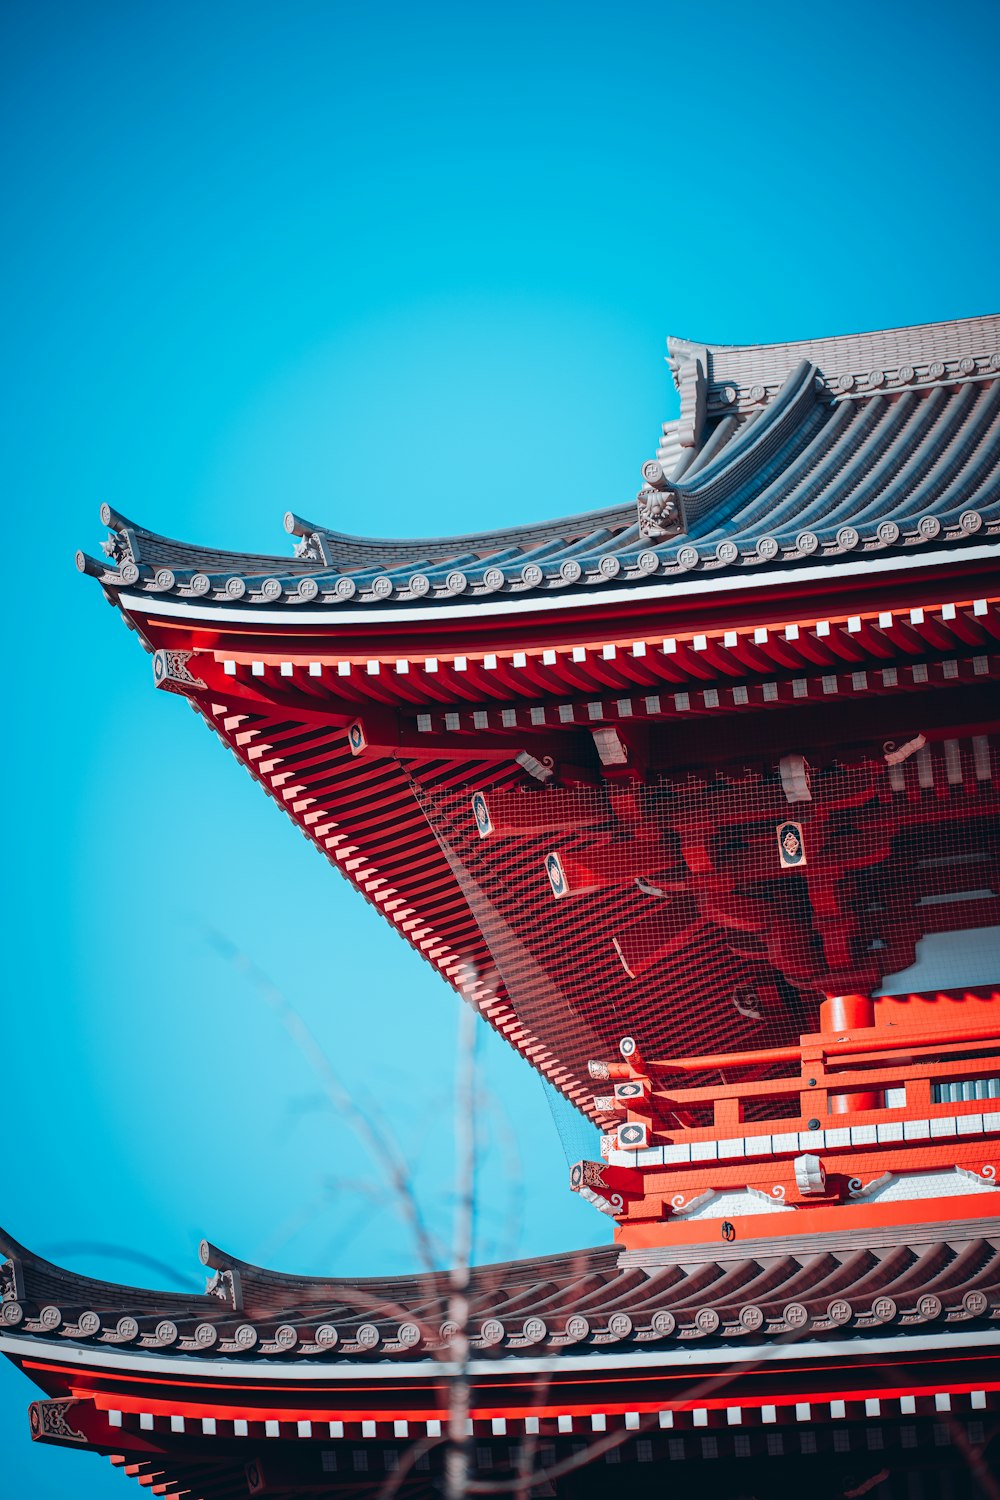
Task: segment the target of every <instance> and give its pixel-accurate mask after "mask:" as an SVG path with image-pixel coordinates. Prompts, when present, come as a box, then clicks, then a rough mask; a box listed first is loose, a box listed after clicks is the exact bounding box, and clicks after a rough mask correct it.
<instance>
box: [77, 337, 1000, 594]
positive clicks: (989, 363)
mask: <svg viewBox="0 0 1000 1500" xmlns="http://www.w3.org/2000/svg"><path fill="white" fill-rule="evenodd" d="M669 348H670V354H671V365H672V368H673V369H674V375H675V380H676V382H677V385H678V389H679V391H680V394H681V416H680V419H679V420H678V421H677V422H674V423H668V424H666V426H665V428H664V437H663V442H662V444H661V446H660V449H659V450H658V456H657V458H656V459H655V460H650V461H649V462H648V463H646V464H644V465H643V479H644V484H643V488H642V490H641V491H640V492H639V495H638V505H637V503H636V501H635V500H631V499H630V500H628V501H627V502H623V503H622V504H620V505H616V506H612V507H609V508H607V509H604V510H600V511H592V512H588V513H585V514H576V515H572V516H568V517H565V518H563V519H560V520H555V521H546V522H543V523H539V524H536V525H532V526H525V527H522V528H507V529H505V530H499V531H493V532H478V533H474V534H470V535H466V536H456V537H446V538H435V539H430V540H424V541H420V540H402V541H400V540H379V539H376V538H370V537H352V536H347V535H344V534H342V533H339V532H334V531H330V530H328V529H326V528H324V527H322V526H318V525H315V524H313V523H312V522H307V521H303V520H301V519H300V518H298V517H296V516H294V515H291V514H288V515H286V517H285V525H286V529H287V530H288V531H290V532H292V533H293V534H295V535H296V536H297V537H298V541H297V543H296V547H295V552H296V556H295V557H294V558H290V559H289V558H279V557H273V556H266V557H264V556H252V555H249V554H243V553H231V552H218V551H212V550H210V549H207V548H200V547H194V546H188V545H186V544H184V543H179V542H175V541H170V540H169V539H167V538H164V537H161V536H158V535H156V534H155V533H153V532H150V531H146V530H144V529H143V528H142V527H139V526H134V525H133V524H132V523H131V522H129V521H128V520H127V519H126V518H125V517H123V516H121V515H119V514H118V513H117V512H114V511H112V510H111V509H110V508H109V507H104V508H103V510H102V518H103V519H104V521H105V522H106V523H107V524H108V525H109V526H110V528H111V535H110V537H109V538H108V541H107V542H106V543H105V552H106V554H107V561H104V562H102V561H100V560H97V559H94V558H88V557H86V556H85V555H84V554H82V553H81V554H78V565H79V566H80V567H81V568H83V569H84V570H85V571H87V572H91V573H93V574H95V575H96V576H98V577H99V578H100V579H101V581H102V582H103V584H104V585H105V587H106V588H107V589H108V590H109V591H111V592H112V593H117V592H119V591H121V590H125V589H127V590H138V591H140V592H144V593H148V594H152V595H157V594H158V595H164V596H169V597H172V598H174V599H178V600H182V601H187V602H189V603H190V604H191V605H192V606H193V607H195V608H197V607H198V606H199V605H202V604H207V603H211V604H213V605H216V606H218V605H222V606H234V607H236V606H239V605H241V604H242V605H247V604H254V605H256V606H264V607H275V608H277V607H282V608H292V609H294V608H295V607H296V606H299V607H301V606H310V605H312V606H316V605H330V606H332V607H336V606H338V605H339V606H343V605H344V604H346V603H348V602H351V601H354V603H355V604H365V603H370V604H373V605H386V604H398V605H400V606H403V607H405V606H406V605H408V604H411V605H414V604H433V603H440V604H442V605H444V606H447V605H448V604H453V603H455V602H457V601H459V600H461V601H462V602H463V603H464V602H475V601H477V600H479V601H484V602H488V601H493V604H494V606H496V605H498V604H500V603H501V601H502V599H503V598H504V596H527V597H528V598H529V599H530V598H532V597H539V596H542V595H545V594H552V593H553V592H558V591H562V590H566V589H575V590H579V589H584V590H591V591H593V593H594V597H595V598H599V597H600V593H601V590H602V589H605V588H606V587H607V585H608V584H614V585H615V586H616V587H619V588H620V587H621V586H623V585H624V586H634V587H636V588H642V586H643V585H647V584H649V583H651V582H652V583H656V582H660V583H664V582H669V581H670V580H671V579H678V578H684V577H687V576H689V575H690V574H691V573H693V572H700V573H702V574H705V575H713V576H722V577H726V576H729V577H731V578H732V579H733V580H734V581H738V580H739V579H740V577H746V576H747V575H749V574H751V573H752V572H753V571H754V570H756V569H759V568H761V567H767V568H769V569H772V570H773V569H775V568H787V569H788V570H789V571H791V570H793V569H803V568H809V567H810V566H814V565H816V564H817V563H823V562H829V561H831V560H833V559H839V560H842V561H843V560H847V559H848V557H849V555H852V554H853V555H854V557H855V558H861V559H863V560H868V561H871V562H872V563H873V564H875V565H879V564H880V563H881V562H882V561H883V560H884V559H885V558H886V557H887V556H892V555H895V556H897V557H899V556H904V557H905V556H906V555H912V556H913V558H914V560H915V561H917V562H919V560H920V558H921V556H927V555H928V554H929V553H932V552H933V553H935V554H937V553H939V552H940V551H941V549H942V548H959V549H960V548H962V547H964V546H967V545H968V544H969V543H970V542H971V543H974V544H975V543H978V544H982V543H983V542H984V541H990V540H992V539H997V540H1000V317H983V318H970V319H965V320H961V321H956V322H951V323H935V324H928V325H926V326H924V327H917V328H904V329H896V330H890V331H885V332H880V333H871V334H856V335H851V336H848V337H844V338H828V339H817V340H811V341H806V342H802V343H794V344H774V345H768V346H756V347H748V348H729V347H725V346H710V345H697V344H691V343H688V342H686V341H684V340H674V339H672V340H670V341H669Z"/></svg>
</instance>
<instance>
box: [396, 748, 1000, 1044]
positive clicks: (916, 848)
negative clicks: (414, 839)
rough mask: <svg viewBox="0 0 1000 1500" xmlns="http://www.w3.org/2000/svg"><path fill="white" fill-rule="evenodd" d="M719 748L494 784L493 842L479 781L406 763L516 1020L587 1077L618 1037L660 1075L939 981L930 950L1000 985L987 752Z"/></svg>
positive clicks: (993, 811)
mask: <svg viewBox="0 0 1000 1500" xmlns="http://www.w3.org/2000/svg"><path fill="white" fill-rule="evenodd" d="M723 732H724V733H728V734H730V735H731V736H732V750H733V752H734V754H733V758H732V759H731V760H728V761H725V762H724V763H721V764H719V765H717V766H716V767H714V768H712V769H708V770H704V771H694V770H683V771H678V772H676V773H670V774H659V775H654V776H651V777H648V778H647V780H646V781H645V782H643V781H640V780H622V781H617V782H615V781H607V780H603V781H602V780H600V779H599V778H595V780H594V782H593V783H592V784H586V783H580V784H575V785H556V786H543V785H539V784H538V783H531V784H528V785H525V786H523V787H517V788H513V789H512V788H509V787H507V788H500V789H497V790H495V791H490V790H489V789H487V790H486V791H485V792H484V793H483V796H484V797H485V800H486V807H487V816H488V818H489V821H490V823H491V824H492V830H491V831H490V832H489V835H488V836H487V837H481V836H480V828H479V826H477V820H476V817H475V816H474V811H473V805H472V804H473V796H474V788H473V786H471V785H464V786H458V787H455V786H453V787H450V788H448V789H446V790H442V789H441V788H440V786H437V787H435V786H433V785H426V784H423V783H422V780H421V772H420V768H419V766H414V767H412V768H411V769H412V774H413V777H414V784H415V787H416V789H417V794H418V796H419V797H420V800H421V803H422V805H423V808H424V811H425V813H426V815H427V817H428V819H429V821H430V823H431V826H432V827H433V829H434V831H435V833H436V835H437V837H438V839H439V841H440V843H441V846H442V848H443V850H444V851H445V854H446V856H447V858H448V860H449V863H450V864H451V867H452V870H453V871H454V873H455V876H456V878H457V879H458V881H459V883H460V885H461V887H462V890H463V893H464V895H465V897H466V899H467V901H468V902H469V905H470V907H471V908H472V911H473V912H474V914H475V917H476V920H477V922H478V923H479V925H480V927H481V929H482V932H483V934H484V936H485V938H486V941H487V943H488V945H489V948H490V951H491V953H492V956H493V960H494V962H495V964H496V966H497V970H498V971H499V973H500V975H501V976H502V978H503V981H504V985H505V987H506V990H507V992H508V994H509V997H510V999H511V1001H512V1003H513V1005H514V1007H515V1009H516V1011H517V1013H518V1015H519V1017H520V1018H521V1020H522V1021H523V1022H524V1024H525V1025H526V1026H528V1027H530V1028H531V1030H532V1031H533V1032H534V1033H535V1034H536V1036H538V1037H539V1038H540V1039H541V1041H542V1042H544V1044H545V1045H546V1046H547V1047H549V1048H550V1049H551V1051H553V1052H554V1053H555V1054H556V1055H557V1056H558V1057H560V1058H561V1059H562V1060H564V1061H565V1063H566V1064H567V1065H568V1066H570V1067H571V1068H573V1070H574V1071H575V1072H577V1073H580V1072H582V1071H584V1070H585V1068H586V1061H587V1059H588V1058H589V1057H608V1056H614V1055H616V1048H617V1044H618V1041H619V1039H620V1038H621V1037H622V1036H623V1035H625V1034H631V1035H634V1036H636V1037H637V1039H638V1040H639V1041H640V1043H641V1045H642V1048H643V1051H644V1054H645V1055H646V1056H647V1057H652V1058H656V1057H660V1058H662V1057H668V1056H671V1055H675V1056H676V1055H685V1054H686V1055H688V1056H690V1055H696V1054H701V1053H708V1052H730V1051H734V1050H742V1049H744V1048H760V1047H773V1046H780V1045H783V1044H787V1043H793V1042H795V1041H797V1039H798V1037H799V1035H800V1033H801V1032H803V1031H809V1030H814V1029H816V1026H817V1024H818V1006H819V1003H820V1001H821V1000H822V998H823V995H824V994H840V993H852V992H862V991H863V992H866V993H871V992H874V993H884V992H886V991H887V990H888V991H894V992H896V993H899V992H905V991H906V990H907V989H913V990H917V989H920V988H930V987H931V984H933V983H937V984H940V983H941V976H940V974H936V978H935V979H934V980H931V981H929V983H928V984H926V985H925V984H921V982H920V980H921V960H922V955H923V954H924V953H925V952H928V951H929V950H928V946H927V945H928V943H930V949H934V943H935V942H939V941H942V940H943V941H945V942H949V941H950V942H952V943H954V942H955V941H956V939H955V937H954V935H957V934H961V937H960V939H958V942H959V944H960V947H961V952H962V957H963V960H964V962H965V965H966V971H968V967H969V959H970V957H972V958H973V960H975V959H976V954H977V950H978V955H979V958H980V959H981V962H978V963H977V962H976V961H974V962H973V964H972V968H973V969H975V970H976V971H977V974H978V977H977V978H969V977H968V973H967V972H966V973H965V976H964V977H963V978H962V980H961V982H965V983H984V982H987V981H995V980H997V979H998V978H1000V975H998V974H997V972H996V958H997V945H996V938H997V927H998V925H1000V899H998V891H1000V887H998V883H997V882H998V869H997V848H998V839H997V833H998V819H997V796H996V776H997V769H998V768H997V756H996V746H995V744H993V743H991V742H990V740H989V739H988V738H987V737H986V736H985V735H981V734H967V735H956V736H955V737H952V738H941V739H937V740H934V741H932V742H930V743H926V744H922V745H921V744H919V743H918V744H916V745H913V744H911V745H908V746H903V747H899V750H898V753H899V755H900V758H899V759H898V760H896V761H895V763H894V762H893V755H894V753H896V752H895V750H894V747H890V748H889V749H888V753H887V747H886V746H885V745H884V744H883V743H882V742H881V741H879V742H877V743H875V742H873V743H870V744H862V745H858V746H852V747H851V748H849V749H844V750H840V751H837V752H831V750H830V749H829V748H826V749H823V750H817V751H815V752H811V751H809V750H808V749H805V750H804V751H802V750H801V747H800V755H801V758H799V756H798V755H797V756H796V757H792V758H790V759H787V760H786V761H785V762H784V763H782V762H781V761H777V760H776V761H774V762H762V761H760V760H754V759H750V758H748V757H747V756H746V754H745V752H744V753H743V754H742V755H741V754H740V744H739V740H738V738H737V736H738V735H739V733H740V731H739V730H738V729H731V728H727V730H725V731H723ZM480 785H482V783H480ZM552 855H556V856H557V862H556V863H553V861H552V858H551V856H552ZM560 886H561V887H562V889H563V891H564V894H562V895H561V896H557V895H556V894H555V892H556V890H558V889H559V888H560ZM990 929H992V931H991V930H990ZM949 935H952V936H949ZM935 952H936V953H937V958H938V969H939V970H940V969H943V973H944V976H945V977H947V975H948V972H949V967H950V966H949V963H948V962H947V960H946V961H945V962H944V964H943V966H942V964H941V963H940V950H935ZM931 957H932V958H933V957H934V953H932V954H931ZM915 965H916V967H914V966H915ZM925 968H926V965H925ZM931 969H933V964H931ZM928 972H929V971H928ZM890 977H891V983H890V982H888V981H889V980H890ZM956 982H958V981H956Z"/></svg>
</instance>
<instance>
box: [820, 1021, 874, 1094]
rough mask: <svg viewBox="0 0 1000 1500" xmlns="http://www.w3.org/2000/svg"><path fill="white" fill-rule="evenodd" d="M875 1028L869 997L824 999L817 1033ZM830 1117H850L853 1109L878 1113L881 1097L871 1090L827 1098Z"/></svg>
mask: <svg viewBox="0 0 1000 1500" xmlns="http://www.w3.org/2000/svg"><path fill="white" fill-rule="evenodd" d="M874 1025H875V1002H874V1000H873V999H872V998H871V996H870V995H827V997H826V999H825V1000H824V1001H823V1003H822V1004H821V1005H820V1008H819V1029H820V1031H833V1032H836V1033H837V1034H838V1035H843V1034H845V1033H849V1032H852V1031H858V1030H860V1029H861V1028H863V1027H867V1026H874ZM829 1103H830V1113H831V1114H832V1115H846V1114H850V1113H851V1112H852V1111H853V1110H856V1109H878V1108H879V1106H880V1105H881V1103H882V1095H881V1094H880V1093H879V1092H877V1091H872V1090H870V1089H865V1090H855V1091H854V1093H852V1094H830V1095H829Z"/></svg>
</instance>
